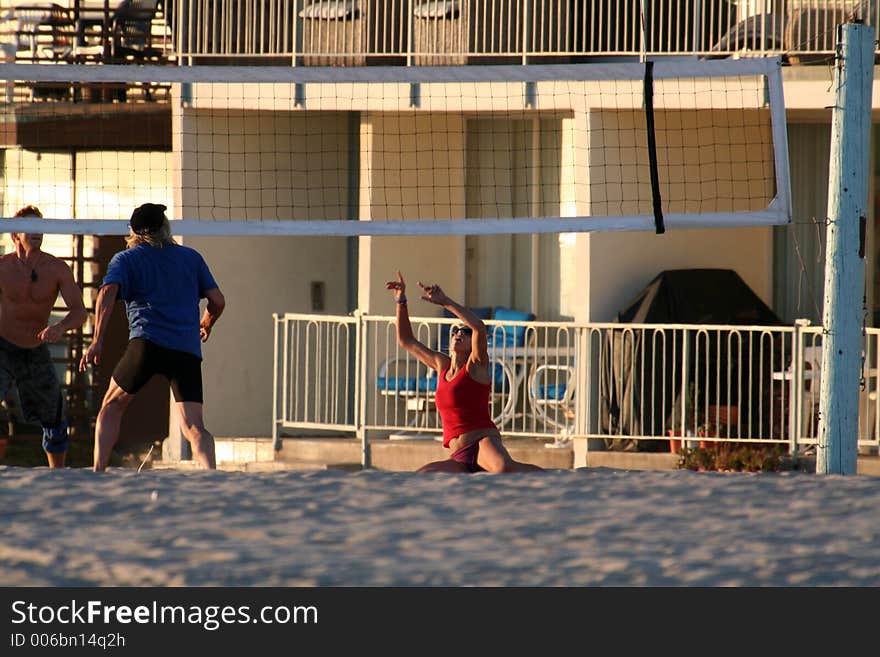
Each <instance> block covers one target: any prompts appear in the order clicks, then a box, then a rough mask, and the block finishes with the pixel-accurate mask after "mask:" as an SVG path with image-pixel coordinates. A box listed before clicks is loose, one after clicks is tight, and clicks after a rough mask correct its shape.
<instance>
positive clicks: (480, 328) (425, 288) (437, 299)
mask: <svg viewBox="0 0 880 657" xmlns="http://www.w3.org/2000/svg"><path fill="white" fill-rule="evenodd" d="M419 287H421V288H422V292H423V295H422V299H424V300H425V301H428V302H430V303H434V304H437V305H438V306H443V307H444V308H446V310H448V311H449V312H451V313H452V314H453V315H455V316H456V317H458V318H459V319H460V320H461V321H462V323H464V324H466V325H467V326H468V327H469V328H470V329H471V336H472V338H471V345H472V347H471V360H472V361H474V362H477V363H481V364H488V362H489V347H488V337H487V334H488V331H487V329H486V325H485V324H484V323H483V320H482V319H480V318H479V317H477V316H476V315H475V314H474V313H473V312H471V310H469V309H468V308H465V307H464V306H462V305H461V304H460V303H458V302H457V301H454V300H452V299H450V298H449V297H448V296H447V295H446V293H445V292H444V291H443V290H442V289H441V288H440V286H439V285H423V284H422V282H421V281H419Z"/></svg>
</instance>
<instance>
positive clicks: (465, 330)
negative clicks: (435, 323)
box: [450, 326, 472, 335]
mask: <svg viewBox="0 0 880 657" xmlns="http://www.w3.org/2000/svg"><path fill="white" fill-rule="evenodd" d="M456 333H461V334H462V335H470V334H471V333H472V331H471V329H470V328H469V327H467V326H453V327H452V330H451V331H450V334H452V335H455V334H456Z"/></svg>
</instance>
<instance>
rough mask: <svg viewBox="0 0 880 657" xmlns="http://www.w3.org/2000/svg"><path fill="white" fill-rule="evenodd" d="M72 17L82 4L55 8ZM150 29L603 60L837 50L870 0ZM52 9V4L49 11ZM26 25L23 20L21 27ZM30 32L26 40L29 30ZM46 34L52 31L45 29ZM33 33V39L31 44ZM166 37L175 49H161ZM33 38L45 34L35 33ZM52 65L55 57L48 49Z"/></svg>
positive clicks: (251, 39)
mask: <svg viewBox="0 0 880 657" xmlns="http://www.w3.org/2000/svg"><path fill="white" fill-rule="evenodd" d="M15 4H21V3H10V2H7V3H2V5H0V7H3V9H0V16H2V17H3V18H5V20H4V29H3V36H2V39H0V42H2V44H3V45H4V52H6V53H7V56H8V55H9V54H10V53H11V52H20V54H21V55H22V57H23V58H26V57H33V56H35V53H37V51H38V49H37V47H36V41H35V40H36V38H37V37H38V35H39V34H41V28H40V27H39V26H36V25H34V24H32V23H33V20H34V19H33V16H32V14H33V11H32V10H24V9H23V10H21V11H20V12H19V13H20V16H19V18H20V19H21V20H24V21H25V28H24V29H22V27H21V25H18V23H20V22H21V21H18V23H17V22H16V13H15V10H14V5H15ZM56 4H58V5H62V6H65V7H69V8H70V10H71V11H73V10H74V9H75V8H76V7H77V6H78V5H76V3H73V2H72V0H71V1H70V2H66V3H65V2H61V3H56ZM162 4H163V7H162V11H161V12H160V13H159V14H157V18H156V20H155V21H154V22H155V24H154V26H153V33H154V35H156V37H157V41H159V40H161V41H162V47H163V48H164V49H165V51H166V54H167V58H166V61H168V62H169V63H170V62H176V63H184V64H185V63H193V62H196V63H218V62H223V63H241V62H242V60H245V59H246V60H248V63H257V62H259V60H261V59H262V60H264V62H265V63H278V62H279V60H281V61H282V62H286V63H289V64H292V65H306V66H308V65H318V66H322V65H337V66H357V65H364V64H371V63H372V64H415V65H431V64H437V65H461V64H480V63H530V62H534V61H589V60H590V59H594V58H596V57H602V56H634V57H635V56H638V57H647V56H654V55H695V56H701V57H724V56H731V55H733V56H776V55H780V54H786V55H788V56H789V58H790V59H791V60H792V61H800V62H804V61H809V60H810V59H819V58H827V56H830V55H832V54H833V53H834V49H835V39H836V26H837V25H838V24H840V23H844V22H847V21H849V20H862V21H864V22H866V23H868V24H871V25H877V24H878V22H880V21H878V19H880V13H878V12H880V2H878V1H877V0H586V1H585V0H175V1H174V2H164V3H162ZM46 5H47V6H49V3H46ZM28 21H30V22H28ZM28 30H31V31H32V32H33V34H30V33H29V32H28ZM49 31H50V32H51V30H49ZM29 35H30V36H29ZM166 37H168V38H170V43H168V42H166ZM40 38H44V39H45V38H46V37H45V36H42V37H40ZM50 52H52V53H53V54H52V58H56V59H57V58H58V53H57V52H55V51H54V50H51V51H50Z"/></svg>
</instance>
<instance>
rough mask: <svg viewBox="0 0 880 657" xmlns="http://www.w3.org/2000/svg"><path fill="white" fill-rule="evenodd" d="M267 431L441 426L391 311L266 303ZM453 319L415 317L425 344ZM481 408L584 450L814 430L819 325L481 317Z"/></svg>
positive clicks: (870, 438)
mask: <svg viewBox="0 0 880 657" xmlns="http://www.w3.org/2000/svg"><path fill="white" fill-rule="evenodd" d="M274 321H275V336H276V340H275V368H274V369H275V372H274V376H275V394H274V404H273V408H274V417H273V438H274V441H275V446H276V448H280V446H281V441H282V440H283V439H284V438H285V437H288V438H295V437H297V436H314V435H316V432H318V431H330V432H334V433H343V434H347V433H351V434H354V435H357V436H359V437H360V438H361V439H362V441H363V444H364V453H365V459H368V458H369V446H368V443H369V440H368V438H372V437H376V438H380V437H388V436H392V435H393V436H400V435H413V434H418V435H440V433H441V431H442V429H441V426H440V421H439V417H438V416H437V412H436V409H435V407H434V393H435V391H436V384H437V378H436V377H437V373H436V372H434V371H432V370H428V369H426V368H425V367H424V366H423V365H421V364H420V363H419V362H418V361H416V360H415V359H414V358H412V357H411V356H410V355H409V354H407V353H406V352H405V351H403V350H402V349H401V348H400V347H399V346H398V344H397V339H396V332H395V323H394V322H395V320H394V318H393V317H384V316H373V315H363V314H359V313H356V314H355V315H354V316H328V315H302V314H284V315H275V318H274ZM453 321H454V320H452V319H440V318H413V319H412V324H413V331H414V333H415V335H416V337H417V338H418V339H419V340H420V341H422V342H423V343H425V344H427V345H429V346H431V347H432V348H434V349H438V350H445V349H446V348H447V346H448V335H449V327H450V326H451V325H452V323H453ZM486 324H487V326H488V327H489V333H490V356H491V358H492V363H493V364H492V378H493V392H492V396H491V402H490V403H491V411H492V415H493V417H494V419H495V421H496V423H497V424H498V426H499V428H500V429H501V432H502V434H503V435H504V436H506V437H513V436H519V437H533V438H535V439H540V440H545V441H546V440H549V439H553V440H556V441H560V440H565V439H568V438H573V437H583V438H590V439H594V440H595V441H598V442H593V443H592V444H593V446H594V448H599V449H639V450H648V451H657V450H662V449H666V448H667V445H669V441H681V440H683V441H686V442H691V441H700V442H719V441H723V442H742V443H745V442H748V443H754V442H759V443H762V444H781V445H783V446H785V447H786V448H787V449H788V451H789V452H790V453H797V452H798V451H799V450H802V449H803V448H806V447H809V446H811V445H814V444H815V443H816V442H817V435H818V433H817V431H818V429H817V427H818V416H817V412H818V405H819V386H820V382H821V337H822V333H821V327H815V326H810V325H809V324H808V323H806V322H804V321H798V322H796V323H795V325H794V326H736V325H714V324H703V325H697V324H620V323H591V324H578V323H573V322H538V321H529V322H520V321H504V320H486ZM878 335H880V329H872V328H869V329H866V339H865V351H864V353H865V359H864V367H863V372H864V376H863V380H862V385H861V390H860V399H859V411H860V412H859V436H858V444H859V447H860V448H869V447H871V448H875V449H876V448H877V446H878V435H880V432H878V412H877V411H878V395H877V391H878V377H880V374H878V373H880V353H878V348H877V347H878V345H877V341H878Z"/></svg>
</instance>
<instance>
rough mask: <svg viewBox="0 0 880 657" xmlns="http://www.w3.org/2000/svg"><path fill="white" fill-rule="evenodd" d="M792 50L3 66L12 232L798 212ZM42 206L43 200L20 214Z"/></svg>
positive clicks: (397, 229)
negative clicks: (791, 162)
mask: <svg viewBox="0 0 880 657" xmlns="http://www.w3.org/2000/svg"><path fill="white" fill-rule="evenodd" d="M780 66H781V64H780V61H779V60H778V59H769V58H768V59H740V60H726V59H725V60H688V61H659V62H644V63H640V62H623V63H589V64H551V65H522V66H461V67H441V66H437V67H435V66H430V67H418V66H411V67H404V66H401V67H278V66H265V67H257V66H249V67H241V66H121V65H107V66H85V65H82V66H81V65H38V64H0V80H2V82H3V83H4V85H5V100H4V102H3V131H2V134H3V137H4V145H3V151H2V153H3V157H2V160H0V173H2V175H3V182H4V185H3V197H2V203H0V214H2V217H3V221H4V225H5V226H6V228H7V231H16V232H43V233H57V234H91V235H112V234H125V233H127V231H128V228H127V220H128V218H129V216H130V214H131V211H132V209H133V208H134V207H136V206H137V205H140V204H141V203H144V202H154V203H163V204H165V205H167V206H168V215H169V218H170V219H171V220H172V226H173V231H174V232H175V234H179V235H217V236H223V235H229V236H235V235H347V236H355V235H429V234H490V233H550V232H578V231H613V230H653V231H656V232H663V231H664V230H666V229H669V228H685V227H706V226H740V225H742V226H745V225H772V224H783V223H787V222H789V221H790V215H791V213H790V191H789V176H788V152H787V142H786V129H785V109H784V103H783V94H782V84H781V73H780ZM29 204H32V205H37V206H38V207H40V209H41V210H42V212H43V215H44V219H42V220H39V219H35V218H32V217H31V218H19V219H16V218H13V215H14V214H15V212H16V210H17V209H18V208H20V207H22V206H24V205H29Z"/></svg>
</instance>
